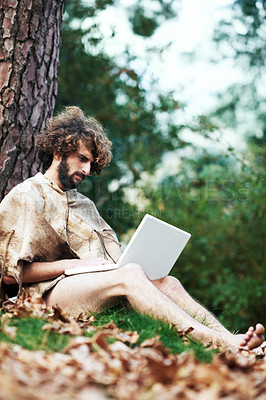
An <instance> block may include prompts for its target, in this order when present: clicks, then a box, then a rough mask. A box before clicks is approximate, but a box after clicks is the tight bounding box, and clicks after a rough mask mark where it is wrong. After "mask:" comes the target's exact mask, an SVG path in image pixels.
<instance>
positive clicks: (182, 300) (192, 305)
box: [152, 276, 266, 352]
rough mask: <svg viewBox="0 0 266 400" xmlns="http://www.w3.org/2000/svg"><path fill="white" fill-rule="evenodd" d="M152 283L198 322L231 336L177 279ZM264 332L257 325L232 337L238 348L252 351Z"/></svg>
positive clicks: (260, 326) (261, 339) (170, 278)
mask: <svg viewBox="0 0 266 400" xmlns="http://www.w3.org/2000/svg"><path fill="white" fill-rule="evenodd" d="M152 283H153V284H154V285H155V286H156V287H157V288H158V289H159V290H160V291H161V292H163V293H164V294H166V295H167V296H168V297H169V298H170V299H171V300H172V301H174V302H175V303H176V304H177V305H178V306H179V307H181V308H182V309H183V310H184V311H185V312H186V313H187V314H189V315H190V316H191V317H193V318H195V319H196V320H197V321H198V322H201V323H202V324H204V325H206V326H208V327H209V328H211V329H213V330H215V331H217V332H221V333H227V334H231V333H230V332H229V331H228V330H227V329H226V328H225V327H224V326H223V325H222V324H221V323H220V322H219V321H218V320H217V319H216V318H215V317H214V316H213V315H212V314H211V313H210V312H209V311H208V310H206V309H205V308H204V307H203V306H202V305H201V304H199V303H198V302H197V301H195V300H194V299H193V298H192V297H191V296H190V295H189V294H188V293H187V291H186V290H185V289H184V287H183V286H182V284H181V283H180V282H179V280H178V279H176V278H174V277H172V276H166V277H165V278H162V279H158V280H154V281H152ZM264 331H265V330H264V327H263V326H262V325H261V324H257V325H256V330H254V328H253V327H250V328H249V330H248V331H247V333H246V334H245V335H241V334H239V335H234V336H235V337H237V340H240V339H241V342H240V347H242V348H244V349H245V348H246V349H254V348H256V347H258V346H260V345H261V344H262V342H263V335H264ZM262 347H263V348H264V347H265V348H266V342H265V343H263V344H262ZM263 348H262V349H261V350H262V352H263V351H264V350H263Z"/></svg>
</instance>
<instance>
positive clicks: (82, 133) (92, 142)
mask: <svg viewBox="0 0 266 400" xmlns="http://www.w3.org/2000/svg"><path fill="white" fill-rule="evenodd" d="M80 141H82V142H84V143H85V144H86V146H88V148H89V149H90V150H91V152H92V155H93V158H94V161H93V163H92V164H91V174H92V175H100V173H101V171H102V169H104V168H105V167H107V166H108V164H109V163H110V161H111V159H112V152H111V146H112V143H111V142H110V140H109V139H108V138H107V137H106V135H105V132H104V129H103V127H102V125H101V124H100V123H99V122H98V121H97V120H96V119H95V118H93V117H86V116H85V115H84V113H83V112H82V110H81V109H80V108H79V107H66V109H65V111H63V112H62V113H60V114H58V115H57V116H56V117H54V118H51V119H50V120H49V122H48V125H47V127H46V128H45V129H44V130H43V131H41V132H40V133H39V134H38V135H37V136H36V138H35V143H36V150H37V154H38V156H39V158H40V160H41V161H42V162H43V167H44V169H48V168H49V167H50V165H51V164H52V161H53V154H54V153H55V154H56V155H58V156H61V157H68V156H69V155H70V154H71V153H74V152H76V151H77V150H78V149H79V142H80Z"/></svg>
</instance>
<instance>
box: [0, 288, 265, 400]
mask: <svg viewBox="0 0 266 400" xmlns="http://www.w3.org/2000/svg"><path fill="white" fill-rule="evenodd" d="M3 311H4V312H3V313H2V315H1V329H0V330H1V332H2V333H3V334H4V335H5V336H7V337H9V338H10V340H12V341H14V339H15V337H16V334H17V328H16V327H15V326H12V324H11V322H12V320H16V319H17V318H19V319H21V320H23V319H25V318H39V319H41V320H42V327H41V329H42V330H43V331H44V336H43V339H42V341H43V342H44V341H45V340H47V337H46V336H45V334H47V335H50V334H51V333H52V332H56V333H57V334H60V335H61V336H68V341H67V342H64V344H65V346H64V347H63V349H62V351H61V352H58V351H57V352H51V351H50V352H49V351H45V350H34V351H33V350H28V349H26V348H24V347H22V346H20V345H18V344H15V343H8V342H7V341H5V340H3V341H2V342H1V343H0V387H1V391H0V400H2V399H5V400H16V399H22V400H24V399H27V400H44V399H45V400H46V399H47V398H49V400H57V399H60V400H61V399H62V398H63V399H64V400H68V399H77V400H85V399H90V400H94V399H95V400H96V399H97V400H101V399H110V398H111V399H112V398H113V399H118V400H126V399H127V400H128V399H129V400H130V399H132V400H135V399H136V400H138V399H140V400H153V399H155V400H161V399H163V400H172V399H183V400H194V399H199V400H216V399H217V400H218V399H224V400H245V399H247V400H249V399H257V400H265V398H266V359H265V357H264V358H261V359H259V360H258V359H256V357H255V355H254V354H252V353H250V352H247V351H241V352H240V351H239V352H237V353H232V352H225V351H221V352H220V353H218V354H215V355H213V358H212V361H211V363H206V362H205V363H204V362H201V361H200V360H199V359H197V357H196V356H195V353H193V352H192V351H191V349H190V347H189V346H187V349H188V350H187V351H184V352H182V353H181V354H178V353H173V352H171V351H170V350H169V348H168V347H167V346H165V344H164V343H162V340H161V337H160V335H158V334H157V335H154V336H153V337H149V338H146V339H145V340H142V341H141V342H140V335H139V333H138V332H137V331H130V330H122V329H121V328H119V327H118V326H117V325H116V324H115V323H114V322H112V321H109V322H107V323H106V324H104V325H100V326H97V324H95V322H96V319H97V317H95V316H94V315H89V314H84V313H81V314H79V315H78V316H76V317H73V316H71V315H70V314H68V313H66V312H64V311H62V310H60V309H59V308H58V307H51V308H46V306H45V304H44V302H43V301H42V299H41V297H39V296H36V297H31V298H29V297H27V295H26V293H23V296H22V298H21V300H20V301H18V302H16V303H11V302H7V303H5V305H4V308H3ZM188 333H189V332H178V333H176V340H178V339H179V337H178V335H179V336H180V337H181V338H183V339H184V338H185V337H186V334H188ZM187 342H190V340H188V339H187V341H186V340H185V346H186V345H187ZM40 348H41V346H40ZM206 351H209V350H208V349H206Z"/></svg>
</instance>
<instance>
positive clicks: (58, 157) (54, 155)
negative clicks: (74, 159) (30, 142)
mask: <svg viewBox="0 0 266 400" xmlns="http://www.w3.org/2000/svg"><path fill="white" fill-rule="evenodd" d="M61 158H62V157H61V156H60V155H59V154H58V153H56V151H55V150H54V151H53V160H55V161H61Z"/></svg>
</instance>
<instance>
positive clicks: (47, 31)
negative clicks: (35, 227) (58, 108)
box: [0, 0, 63, 200]
mask: <svg viewBox="0 0 266 400" xmlns="http://www.w3.org/2000/svg"><path fill="white" fill-rule="evenodd" d="M0 6H1V15H0V126H1V130H0V200H2V198H3V197H4V195H5V194H6V193H7V192H8V191H9V190H10V189H11V188H12V187H13V186H15V185H16V184H17V183H19V182H21V181H22V180H24V179H26V178H28V177H29V176H32V175H33V174H35V173H36V172H37V170H38V167H39V161H38V160H37V159H36V155H35V150H34V137H35V135H36V133H37V132H39V131H40V130H41V129H42V128H43V127H44V125H45V123H46V121H47V119H48V118H50V117H51V116H52V114H53V110H54V106H55V100H56V95H57V70H58V64H59V47H60V36H61V25H62V14H63V0H0Z"/></svg>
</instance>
